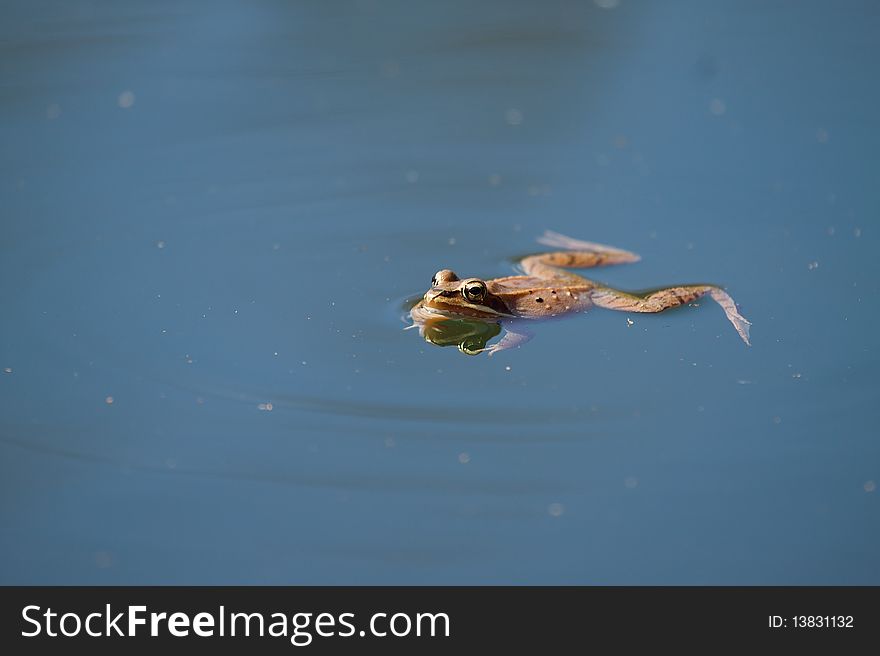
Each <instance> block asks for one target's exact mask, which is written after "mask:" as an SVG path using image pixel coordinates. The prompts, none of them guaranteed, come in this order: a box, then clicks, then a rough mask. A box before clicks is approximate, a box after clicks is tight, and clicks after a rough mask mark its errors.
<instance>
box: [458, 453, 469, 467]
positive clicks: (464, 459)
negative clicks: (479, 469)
mask: <svg viewBox="0 0 880 656" xmlns="http://www.w3.org/2000/svg"><path fill="white" fill-rule="evenodd" d="M458 461H459V462H460V463H461V464H463V465H466V464H468V463H469V462H470V461H471V455H470V454H469V453H466V452H462V453H459V454H458Z"/></svg>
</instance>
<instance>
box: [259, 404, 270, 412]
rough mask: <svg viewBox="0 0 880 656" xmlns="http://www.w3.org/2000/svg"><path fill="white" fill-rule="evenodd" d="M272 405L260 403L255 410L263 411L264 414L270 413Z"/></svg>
mask: <svg viewBox="0 0 880 656" xmlns="http://www.w3.org/2000/svg"><path fill="white" fill-rule="evenodd" d="M272 407H273V406H272V404H271V403H260V404H259V405H257V408H259V409H260V410H265V411H266V412H272Z"/></svg>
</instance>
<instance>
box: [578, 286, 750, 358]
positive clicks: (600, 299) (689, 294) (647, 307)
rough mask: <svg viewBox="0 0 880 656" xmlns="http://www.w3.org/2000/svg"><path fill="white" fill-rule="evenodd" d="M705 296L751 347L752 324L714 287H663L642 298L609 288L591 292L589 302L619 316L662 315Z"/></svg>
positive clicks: (726, 295) (600, 288)
mask: <svg viewBox="0 0 880 656" xmlns="http://www.w3.org/2000/svg"><path fill="white" fill-rule="evenodd" d="M705 294H708V295H709V296H710V297H711V298H712V300H714V301H715V302H716V303H718V305H720V306H721V309H722V310H724V314H725V315H727V319H728V320H729V321H730V323H732V324H733V327H734V328H735V329H736V332H737V333H738V334H739V336H740V337H741V338H742V340H743V341H744V342H745V343H746V344H747V345H748V346H751V342H750V341H749V326H751V325H752V324H751V322H750V321H749V320H748V319H746V318H745V317H744V316H742V315H741V314H740V313H739V310H738V309H737V307H736V303H735V302H734V300H733V298H731V297H730V294H728V293H727V292H726V291H724V290H723V289H721V288H720V287H716V286H715V285H682V286H678V287H665V288H663V289H657V290H653V291H650V292H646V293H643V294H634V293H630V292H622V291H620V290H617V289H611V288H610V287H597V288H595V289H593V291H592V292H591V300H592V301H593V304H594V305H596V306H598V307H603V308H606V309H609V310H619V311H621V312H662V311H663V310H668V309H669V308H674V307H678V306H680V305H685V304H686V303H691V302H693V301H695V300H696V299H698V298H700V297H701V296H703V295H705Z"/></svg>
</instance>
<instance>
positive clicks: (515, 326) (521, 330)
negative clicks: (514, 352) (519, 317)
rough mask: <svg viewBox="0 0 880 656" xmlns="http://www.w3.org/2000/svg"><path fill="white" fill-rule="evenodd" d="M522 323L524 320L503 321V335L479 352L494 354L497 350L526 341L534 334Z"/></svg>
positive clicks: (512, 346)
mask: <svg viewBox="0 0 880 656" xmlns="http://www.w3.org/2000/svg"><path fill="white" fill-rule="evenodd" d="M524 323H525V322H524V321H505V322H504V323H502V326H503V327H504V331H505V332H504V335H502V336H501V339H499V340H498V341H497V342H495V343H494V344H490V345H489V346H488V347H486V348H484V349H483V350H482V351H481V353H486V354H488V355H494V354H495V353H498V352H499V351H506V350H507V349H512V348H516V347H519V346H522V345H523V344H525V343H526V342H528V341H529V340H530V339H531V338H532V337H534V335H533V334H532V332H531V331H529V330H527V329H526V328H525V326H524V325H523V324H524Z"/></svg>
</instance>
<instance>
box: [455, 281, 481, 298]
mask: <svg viewBox="0 0 880 656" xmlns="http://www.w3.org/2000/svg"><path fill="white" fill-rule="evenodd" d="M461 293H462V296H464V298H465V300H468V301H470V302H471V303H479V302H480V301H482V300H483V299H484V298H485V297H486V283H484V282H483V281H482V280H468V281H467V282H466V283H465V284H464V285H462V287H461Z"/></svg>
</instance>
